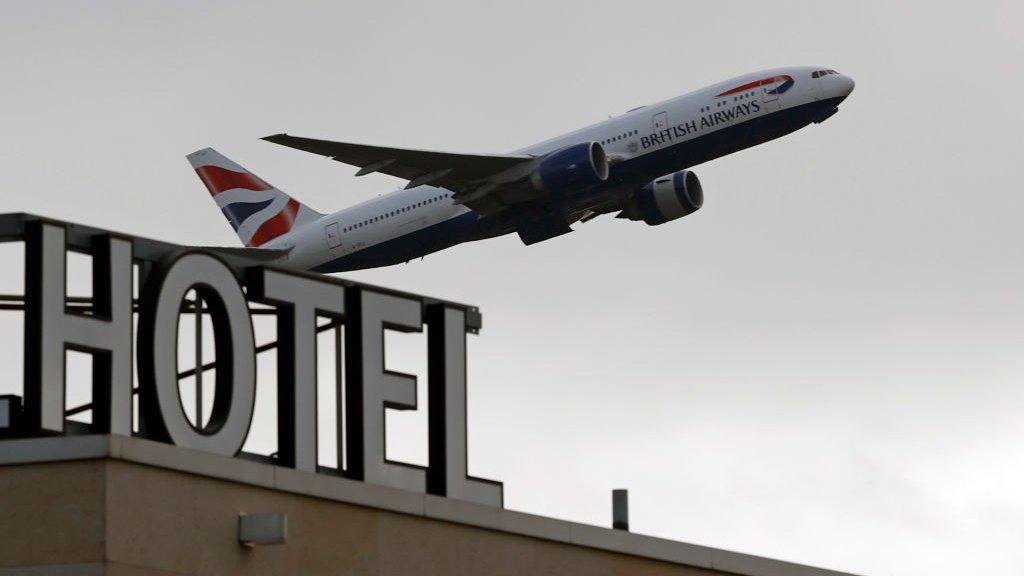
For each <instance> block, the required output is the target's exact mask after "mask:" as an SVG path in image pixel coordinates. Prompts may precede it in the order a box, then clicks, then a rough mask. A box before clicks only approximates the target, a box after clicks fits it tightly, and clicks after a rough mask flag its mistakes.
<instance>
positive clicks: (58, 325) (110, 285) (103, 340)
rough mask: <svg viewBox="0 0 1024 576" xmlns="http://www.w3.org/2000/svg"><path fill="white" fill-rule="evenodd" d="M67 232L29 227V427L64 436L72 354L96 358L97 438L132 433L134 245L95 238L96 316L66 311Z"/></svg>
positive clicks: (52, 227)
mask: <svg viewBox="0 0 1024 576" xmlns="http://www.w3.org/2000/svg"><path fill="white" fill-rule="evenodd" d="M66 236H67V230H66V229H65V227H64V226H63V225H60V224H55V223H49V222H43V221H31V222H27V223H26V224H25V422H26V424H27V427H28V429H29V430H33V431H35V432H48V433H63V432H64V403H65V388H66V381H65V379H66V376H67V375H66V371H67V367H66V363H65V356H66V352H67V350H76V351H80V352H87V353H89V354H91V355H92V423H93V430H94V431H96V432H103V433H111V434H121V435H124V436H129V435H131V433H132V243H131V241H130V240H127V239H124V238H117V237H113V236H110V235H109V234H103V235H97V236H95V237H94V238H93V247H92V250H91V253H92V262H93V267H92V282H93V285H92V300H93V306H92V313H91V314H82V313H76V312H72V311H69V310H67V309H66V307H65V303H64V301H65V290H66V286H67V278H66V276H67V271H66V266H65V262H66V260H67V254H66Z"/></svg>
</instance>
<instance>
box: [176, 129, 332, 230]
mask: <svg viewBox="0 0 1024 576" xmlns="http://www.w3.org/2000/svg"><path fill="white" fill-rule="evenodd" d="M188 161H189V162H190V163H191V164H192V168H194V169H195V171H196V174H198V175H199V179H200V180H202V181H203V184H206V189H207V190H209V191H210V195H211V196H213V200H214V202H216V203H217V207H218V208H220V210H221V212H223V213H224V216H225V217H226V218H227V219H228V222H229V223H230V224H231V227H232V228H234V229H235V232H237V233H238V237H239V238H240V239H241V240H242V243H244V244H245V245H246V246H248V247H250V248H257V247H260V246H263V245H265V244H266V243H268V242H270V241H271V240H273V239H275V238H278V237H280V236H283V235H285V234H288V233H289V232H291V231H292V230H293V229H296V228H300V227H302V226H304V225H306V224H308V223H310V222H313V221H314V220H316V219H318V218H320V217H321V216H323V214H320V213H319V212H317V211H315V210H313V209H312V208H310V207H308V206H306V205H304V204H302V203H300V202H299V201H298V200H296V199H294V198H292V197H291V196H289V195H287V194H285V193H284V192H282V191H280V190H278V189H277V188H274V187H273V186H271V185H270V184H268V183H266V182H264V181H263V180H262V179H260V178H259V177H258V176H256V175H255V174H253V173H252V172H249V171H248V170H246V169H245V168H242V167H241V166H239V165H238V164H236V163H235V162H232V161H231V160H229V159H228V158H227V157H225V156H223V155H221V154H220V153H219V152H217V151H216V150H214V149H213V148H204V149H203V150H199V151H197V152H193V153H192V154H189V155H188Z"/></svg>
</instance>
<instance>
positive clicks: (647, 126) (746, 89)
mask: <svg viewBox="0 0 1024 576" xmlns="http://www.w3.org/2000/svg"><path fill="white" fill-rule="evenodd" d="M819 71H822V69H821V68H817V67H790V68H779V69H775V70H767V71H762V72H755V73H752V74H746V75H743V76H739V77H736V78H732V79H730V80H727V81H725V82H720V83H718V84H715V85H712V86H709V87H707V88H703V89H700V90H697V91H694V92H690V93H688V94H684V95H682V96H678V97H676V98H672V99H670V100H666V101H664V102H659V103H657V104H651V105H648V106H642V107H640V108H636V109H633V110H630V111H629V112H627V113H625V114H623V115H621V116H617V117H614V118H610V119H608V120H605V121H602V122H599V123H597V124H593V125H591V126H587V127H585V128H582V129H579V130H576V131H574V132H570V133H568V134H564V135H561V136H558V137H555V138H552V139H550V140H545V141H543V142H540V143H538V144H534V145H531V146H528V147H526V148H523V149H521V150H517V151H516V153H518V154H529V155H533V156H542V155H544V154H547V153H549V152H553V151H555V150H559V149H561V148H563V147H566V146H570V145H573V144H578V143H581V142H591V141H593V142H598V143H600V144H601V145H602V147H603V148H604V149H605V151H606V153H607V155H608V156H609V158H610V159H611V161H612V162H613V164H612V174H613V178H610V180H611V183H610V185H609V190H611V189H612V188H613V187H615V186H619V187H622V186H624V185H625V186H627V187H628V186H632V185H634V184H635V185H637V186H642V185H643V183H645V182H649V181H651V180H654V179H656V178H658V177H659V176H662V175H665V174H668V173H671V172H673V171H675V170H679V169H683V168H688V167H690V166H693V165H694V164H697V163H700V162H704V161H707V160H709V159H712V158H717V157H720V156H723V155H726V154H729V153H731V152H735V151H737V150H742V149H744V148H747V147H749V146H752V145H756V144H759V143H761V142H763V141H767V140H770V139H773V138H777V137H778V136H781V135H783V134H786V133H789V132H792V131H794V130H797V129H799V128H801V127H803V126H806V125H807V124H809V123H811V122H815V121H820V120H819V118H820V119H824V118H826V117H828V116H829V115H831V113H833V112H834V111H835V108H836V106H837V105H838V103H839V102H840V101H842V99H843V98H845V97H846V96H847V95H848V94H849V93H850V91H851V90H852V89H853V81H852V80H850V79H849V78H847V77H845V76H843V75H841V74H837V73H834V72H832V71H829V72H832V73H830V74H827V75H825V74H823V75H821V76H820V77H819V76H817V74H818V72H819ZM765 79H774V81H773V82H772V83H770V84H759V83H763V82H765ZM787 79H788V80H787ZM772 92H774V93H772ZM748 128H749V129H748ZM605 192H608V191H605ZM607 196H608V194H607V193H606V194H603V195H602V191H600V190H598V191H594V194H593V197H594V199H595V200H594V202H595V203H596V202H597V201H598V200H597V199H598V198H605V199H606V198H607ZM451 197H452V192H450V191H449V190H445V189H443V188H436V187H433V186H418V187H415V188H411V189H404V190H397V191H394V192H391V193H388V194H384V195H382V196H380V197H378V198H374V199H372V200H369V201H366V202H363V203H361V204H358V205H356V206H352V207H350V208H346V209H344V210H341V211H338V212H335V213H333V214H329V215H326V216H323V217H322V218H320V219H319V220H317V221H316V222H313V223H311V224H310V225H307V226H304V227H302V228H301V229H298V230H294V231H293V232H291V233H289V234H286V235H284V236H281V237H279V238H277V239H275V240H273V241H272V242H270V243H269V244H267V245H266V246H265V247H267V248H285V249H290V253H289V256H288V261H287V263H286V264H287V265H288V266H293V267H297V268H302V269H315V270H320V271H324V272H333V271H342V270H352V269H358V268H368V267H373V266H381V265H388V264H393V263H395V262H400V261H404V260H409V259H412V258H416V257H419V256H422V255H424V254H427V253H430V252H434V251H436V250H440V249H443V248H446V247H448V246H451V245H454V244H458V243H460V242H463V241H466V240H472V239H477V238H482V237H489V236H494V235H497V234H500V233H505V232H510V231H511V229H495V230H484V231H479V230H474V229H473V226H474V223H473V220H475V218H474V215H473V213H472V211H470V210H469V209H468V208H466V207H464V206H461V205H457V204H454V203H453V201H452V198H451ZM582 202H583V206H584V207H585V206H586V198H584V199H583V200H582Z"/></svg>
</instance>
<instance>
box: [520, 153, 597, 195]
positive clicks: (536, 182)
mask: <svg viewBox="0 0 1024 576" xmlns="http://www.w3.org/2000/svg"><path fill="white" fill-rule="evenodd" d="M607 179H608V157H607V156H606V155H605V153H604V148H602V147H601V145H600V144H598V143H597V142H583V143H581V144H573V145H572V146H567V147H565V148H562V149H561V150H556V151H554V152H552V153H550V154H548V155H547V156H545V157H544V158H542V159H541V160H540V162H539V163H538V164H537V167H536V168H535V169H534V171H533V173H531V174H530V182H531V183H532V184H533V187H534V188H536V189H537V190H543V191H546V192H554V193H558V192H564V191H569V190H573V189H577V188H586V187H588V186H593V185H595V184H600V183H601V182H604V181H605V180H607Z"/></svg>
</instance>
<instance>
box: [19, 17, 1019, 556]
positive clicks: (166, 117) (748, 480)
mask: <svg viewBox="0 0 1024 576" xmlns="http://www.w3.org/2000/svg"><path fill="white" fill-rule="evenodd" d="M938 4H939V3H934V2H914V3H910V2H907V3H889V2H878V3H866V2H865V3H861V2H842V3H826V2H781V1H780V2H751V3H747V2H725V3H723V2H686V3H683V2H644V1H637V2H627V3H623V2H596V1H588V2H572V3H570V2H560V3H551V2H537V3H520V2H501V3H497V2H459V3H454V2H429V3H419V2H408V3H404V2H403V3H400V2H390V3H389V2H378V3H373V5H372V7H371V6H370V5H369V3H359V4H355V3H352V4H346V3H340V2H335V3H324V4H301V3H296V2H288V3H279V4H270V5H263V6H259V7H256V6H254V5H252V4H250V3H241V2H239V3H227V2H206V1H204V2H173V3H172V2H123V3H122V2H91V3H79V2H69V3H56V2H22V3H6V4H5V6H4V10H3V12H4V15H3V18H2V20H0V54H2V56H0V59H2V62H3V66H2V69H3V70H4V79H5V82H4V87H3V89H2V91H0V104H2V105H0V126H2V127H3V130H4V137H3V138H2V139H0V190H2V191H3V192H2V193H0V204H2V205H0V210H2V211H31V212H37V213H40V214H43V215H46V216H50V217H54V218H61V219H66V220H71V221H77V222H83V223H88V224H92V225H96V226H100V227H105V228H109V229H113V230H119V231H124V232H128V233H132V234H139V235H144V236H150V237H154V238H157V239H161V240H168V241H172V242H178V243H188V244H199V245H213V244H224V245H236V244H237V239H236V238H235V236H234V234H233V233H232V231H231V230H230V228H229V227H228V225H227V224H226V222H225V221H224V219H223V217H222V216H221V214H220V212H219V211H218V210H217V209H216V207H215V206H214V204H213V202H212V201H211V200H210V199H209V197H208V195H207V193H206V192H205V190H204V189H203V188H202V186H201V184H200V183H199V181H198V180H197V179H196V177H195V174H194V173H193V172H192V170H191V169H190V168H189V166H188V164H187V163H186V161H185V159H184V155H185V154H187V153H189V152H192V151H193V150H196V149H198V148H202V147H205V146H213V147H215V148H217V149H218V150H220V151H221V152H223V153H224V154H226V155H228V156H230V157H231V158H233V159H234V160H236V161H237V162H239V163H241V164H242V165H244V166H246V167H247V168H249V169H251V170H252V171H254V172H255V173H257V174H259V175H260V176H261V177H263V178H264V179H266V180H268V181H270V182H272V183H274V184H275V185H277V186H278V187H280V188H282V189H284V190H285V191H287V192H289V193H291V194H293V195H295V196H297V197H298V198H300V199H302V200H303V201H305V202H307V203H309V204H310V205H311V206H313V207H315V208H317V209H320V210H321V211H333V210H337V209H340V208H343V207H345V206H347V205H350V204H353V203H356V202H358V201H361V200H365V199H367V198H371V197H373V196H374V195H376V194H379V193H382V192H386V191H389V190H391V189H393V188H394V187H396V186H398V185H400V184H401V182H400V181H398V180H395V179H391V178H389V177H385V176H380V175H376V176H370V177H366V178H360V179H354V178H352V173H353V171H354V170H353V169H351V168H350V167H347V166H344V165H341V164H338V163H335V162H331V161H329V160H325V159H323V158H320V157H317V156H313V155H309V154H305V153H302V152H298V151H295V150H290V149H285V148H281V147H277V146H274V145H272V144H269V143H266V142H261V141H259V140H258V138H259V137H260V136H265V135H268V134H273V133H277V132H284V131H287V132H289V133H292V134H297V135H304V136H313V137H323V138H330V139H337V140H347V141H354V142H365V143H373V144H382V145H393V146H406V147H422V148H431V149H440V150H454V151H473V152H505V151H509V150H512V149H515V148H518V147H521V146H524V145H527V144H530V143H532V142H536V141H539V140H542V139H545V138H548V137H550V136H553V135H556V134H558V133H561V132H565V131H568V130H571V129H575V128H578V127H580V126H582V125H585V124H589V123H591V122H594V121H597V120H600V119H603V118H606V117H607V116H608V115H610V114H618V113H621V112H623V111H625V110H627V109H629V108H632V107H634V106H638V105H641V104H645V103H649V102H652V101H657V100H661V99H665V98H668V97H671V96H674V95H677V94H680V93H683V92H686V91H689V90H692V89H695V88H698V87H701V86H703V85H706V84H710V83H713V82H717V81H720V80H723V79H726V78H728V77H730V76H734V75H737V74H740V73H745V72H749V71H754V70H758V69H762V68H769V67H775V66H783V65H797V64H800V65H802V64H820V65H825V66H828V67H830V68H835V69H837V70H839V71H840V72H843V73H845V74H848V75H850V76H852V77H853V78H855V79H856V81H857V89H856V91H855V92H854V93H853V95H852V96H851V97H850V98H849V99H848V100H847V101H846V102H845V103H844V104H843V105H842V108H841V111H840V113H839V114H838V115H836V116H834V117H833V118H832V119H830V120H829V121H828V122H826V123H824V124H822V125H815V126H812V127H810V128H807V129H805V130H802V131H800V132H798V133H796V134H793V135H791V136H788V137H786V138H784V139H782V140H778V141H775V142H771V143H768V144H765V145H762V146H760V147H757V148H754V149H751V150H747V151H744V152H741V153H738V154H735V155H732V156H728V157H726V158H723V159H720V160H717V161H714V162H712V163H710V164H707V165H704V166H699V167H698V168H697V171H698V173H699V175H700V176H701V178H702V180H703V182H704V186H705V194H706V202H705V205H704V208H703V209H702V210H701V211H700V212H698V213H696V214H694V215H692V216H689V217H687V218H685V219H683V220H679V221H675V222H672V223H669V224H665V225H663V226H659V227H653V228H652V227H648V226H646V225H644V224H642V223H637V222H627V221H622V220H614V219H612V218H610V217H603V218H599V219H597V220H595V221H593V222H591V223H588V224H586V225H582V226H577V230H576V231H575V232H574V233H573V234H570V235H566V236H562V237H559V238H556V239H553V240H550V241H547V242H544V243H542V244H539V245H535V246H531V247H524V246H523V245H522V244H521V243H520V242H519V240H518V238H517V237H515V236H509V237H504V238H500V239H495V240H490V241H485V242H480V243H475V244H469V245H464V246H460V247H456V248H453V249H450V250H448V251H445V252H442V253H439V254H436V255H432V256H429V257H427V258H426V259H425V260H424V261H422V262H419V261H418V262H414V263H410V264H408V265H405V266H400V267H395V268H389V269H382V270H376V271H366V272H359V273H352V274H348V275H346V276H347V277H350V278H353V279H356V280H363V281H369V282H374V283H379V284H384V285H388V286H393V287H397V288H402V289H406V290H410V291H414V292H420V293H425V294H430V295H435V296H439V297H443V298H448V299H452V300H459V301H464V302H468V303H472V304H476V305H479V306H480V307H481V309H482V311H483V314H484V324H485V328H484V330H483V332H482V333H481V335H480V336H479V337H473V338H471V344H470V346H471V348H470V354H471V357H470V378H471V381H470V389H471V392H470V394H471V405H470V413H469V417H470V426H471V430H470V434H471V446H470V459H471V461H470V466H471V470H472V471H473V472H474V473H475V474H477V475H481V476H485V477H490V478H496V479H500V480H502V481H504V482H505V494H506V504H507V507H509V508H513V509H516V510H524V511H528V512H534V513H538V514H543V515H548V516H555V517H561V518H567V519H571V520H576V521H582V522H588V523H595V524H604V525H607V524H608V523H609V522H610V519H609V512H610V494H609V493H610V490H611V489H612V488H616V487H627V488H629V489H630V491H631V500H632V501H631V506H630V508H631V514H632V517H631V526H632V527H633V529H634V530H635V531H637V532H642V533H646V534H653V535H657V536H663V537H667V538H672V539H676V540H683V541H687V542H694V543H699V544H706V545H710V546H716V547H723V548H730V549H734V550H739V551H743V552H749V553H754V554H761V555H766V556H771V557H777V558H783V559H788V560H794V561H798V562H805V563H809V564H814V565H819V566H823V567H829V568H835V569H841V570H847V571H851V572H858V573H863V574H922V575H923V574H928V575H937V574H949V575H953V574H965V573H968V574H969V573H985V574H1020V573H1021V571H1022V569H1024V547H1022V546H1021V542H1022V541H1024V453H1022V452H1024V451H1022V449H1021V438H1022V435H1024V423H1022V419H1021V418H1020V415H1021V413H1022V412H1024V390H1022V389H1021V387H1020V382H1021V380H1022V376H1024V361H1022V358H1024V356H1022V354H1021V352H1022V350H1024V333H1022V329H1021V327H1022V326H1024V299H1022V297H1021V294H1022V292H1024V272H1022V264H1024V247H1022V242H1021V240H1022V231H1021V224H1020V221H1021V218H1022V215H1024V199H1022V197H1021V184H1020V174H1019V172H1020V161H1019V158H1020V150H1021V145H1020V142H1021V130H1022V128H1024V121H1022V118H1024V114H1022V113H1021V111H1020V100H1021V94H1022V93H1024V74H1022V72H1024V70H1022V64H1021V63H1022V62H1024V40H1022V38H1024V34H1022V30H1024V18H1022V16H1024V8H1022V4H1021V3H1019V2H1014V1H1012V0H1006V1H1002V2H972V3H963V4H962V6H961V7H959V8H954V7H948V6H945V5H944V4H945V3H942V4H943V6H941V7H940V6H939V5H938ZM0 258H2V261H4V262H6V263H7V264H8V265H10V266H13V265H15V264H16V263H17V262H18V261H19V260H18V257H17V255H16V254H15V253H13V252H12V251H10V250H5V251H4V252H3V253H2V254H0ZM2 284H3V289H4V291H20V285H18V283H17V282H14V281H12V280H11V279H10V278H7V279H4V280H3V281H2ZM6 326H7V328H8V331H9V332H10V331H11V327H12V326H14V327H16V326H17V324H16V323H13V322H7V323H6ZM6 338H7V340H9V341H10V342H11V343H12V346H13V345H14V343H15V341H16V340H17V339H18V334H17V332H16V330H14V331H13V335H11V334H8V336H7V337H6ZM417 338H419V340H417ZM391 341H392V342H393V343H394V344H395V351H396V352H395V354H393V355H392V357H390V358H389V363H391V364H392V365H393V366H394V367H396V368H398V369H406V370H410V371H419V372H421V373H422V365H423V356H424V354H423V353H422V350H421V348H422V344H423V340H422V336H402V337H398V338H392V339H391ZM12 349H13V348H12ZM4 360H5V362H7V363H8V365H11V366H16V365H19V362H20V359H19V358H18V357H17V354H15V353H7V354H5V355H4ZM7 378H8V381H6V382H5V383H3V384H0V386H5V387H6V388H4V389H6V390H12V389H13V390H17V389H19V388H20V383H19V382H18V381H17V380H18V375H17V374H12V375H10V376H8V377H7ZM0 391H2V390H0ZM259 410H261V420H259V421H258V423H257V431H258V429H259V426H261V425H262V423H265V422H267V421H269V419H270V418H269V417H268V416H267V414H268V412H267V411H266V410H267V406H266V403H265V402H264V403H263V404H261V406H260V408H259ZM390 422H391V424H392V425H391V429H390V432H391V435H392V438H391V439H390V440H389V448H393V450H392V457H394V458H404V459H408V460H411V461H420V462H422V461H423V460H424V459H425V456H424V454H425V447H426V441H425V433H426V426H425V419H424V418H423V415H422V413H420V414H402V415H399V416H395V417H392V418H391V419H390Z"/></svg>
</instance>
